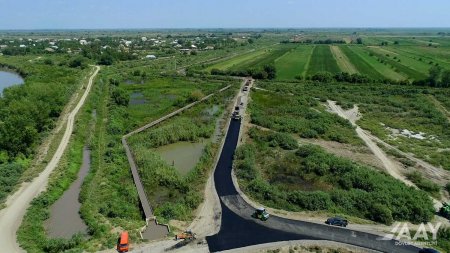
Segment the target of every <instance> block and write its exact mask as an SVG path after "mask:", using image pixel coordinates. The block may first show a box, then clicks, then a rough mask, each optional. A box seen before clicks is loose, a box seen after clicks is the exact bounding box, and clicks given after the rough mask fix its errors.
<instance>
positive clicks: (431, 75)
mask: <svg viewBox="0 0 450 253" xmlns="http://www.w3.org/2000/svg"><path fill="white" fill-rule="evenodd" d="M441 72H442V69H441V67H439V66H432V67H431V68H430V69H429V70H428V81H429V82H430V85H431V86H437V84H438V82H439V78H440V76H441Z"/></svg>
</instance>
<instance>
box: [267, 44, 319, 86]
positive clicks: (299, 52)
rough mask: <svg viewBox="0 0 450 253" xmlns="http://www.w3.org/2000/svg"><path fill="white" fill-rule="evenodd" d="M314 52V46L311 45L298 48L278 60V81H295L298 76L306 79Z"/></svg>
mask: <svg viewBox="0 0 450 253" xmlns="http://www.w3.org/2000/svg"><path fill="white" fill-rule="evenodd" d="M313 50H314V46H311V45H305V46H298V47H297V48H295V49H291V50H290V51H289V52H288V53H286V54H284V55H283V56H281V57H280V58H278V59H276V60H275V67H276V69H277V79H279V80H288V79H294V78H295V77H296V76H302V77H304V76H305V72H306V69H307V67H308V62H309V60H310V58H311V55H312V52H313Z"/></svg>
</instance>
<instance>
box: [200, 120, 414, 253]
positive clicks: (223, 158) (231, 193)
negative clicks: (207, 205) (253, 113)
mask: <svg viewBox="0 0 450 253" xmlns="http://www.w3.org/2000/svg"><path fill="white" fill-rule="evenodd" d="M240 126H241V121H240V120H231V122H230V126H229V128H228V133H227V137H226V139H225V143H224V147H223V150H222V153H221V155H220V158H219V161H218V164H217V167H216V170H215V172H214V182H215V186H216V190H217V193H218V195H219V198H220V205H221V207H222V218H221V219H222V222H221V224H222V225H221V228H220V231H219V233H217V234H215V235H213V236H209V237H207V238H206V240H207V242H208V247H209V250H210V251H211V252H217V251H222V250H229V249H234V248H240V247H245V246H250V245H256V244H262V243H270V242H276V241H289V240H302V239H308V240H329V241H336V242H342V243H347V244H351V245H356V246H360V247H364V248H368V249H373V250H378V251H381V252H389V253H397V252H398V253H412V252H418V251H419V248H416V247H413V246H398V245H396V241H394V240H381V238H380V237H379V236H378V235H374V234H370V233H365V232H360V231H353V230H351V229H346V228H340V227H334V226H328V225H325V224H323V225H322V224H317V223H310V222H304V221H297V220H290V219H285V218H280V217H276V216H274V215H271V217H270V218H269V220H267V221H265V222H263V221H259V220H256V219H253V218H252V217H251V214H252V213H253V211H254V209H253V207H252V206H250V205H249V204H248V203H246V202H245V201H244V200H243V199H242V198H241V197H240V196H239V194H238V192H237V190H236V188H235V186H234V184H233V180H232V177H231V169H232V164H233V155H234V151H235V149H236V146H237V142H238V138H239V129H240Z"/></svg>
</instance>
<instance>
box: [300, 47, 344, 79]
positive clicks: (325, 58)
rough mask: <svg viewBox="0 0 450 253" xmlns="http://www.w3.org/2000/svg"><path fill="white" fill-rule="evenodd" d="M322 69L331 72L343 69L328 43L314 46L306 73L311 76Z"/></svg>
mask: <svg viewBox="0 0 450 253" xmlns="http://www.w3.org/2000/svg"><path fill="white" fill-rule="evenodd" d="M320 71H328V72H330V73H339V72H340V71H341V69H340V68H339V66H338V65H337V62H336V59H335V58H334V57H333V54H332V53H331V50H330V46H328V45H318V46H316V47H315V48H314V51H313V54H312V57H311V61H310V63H309V66H308V70H307V72H306V74H307V75H308V76H311V75H314V74H316V73H317V72H320Z"/></svg>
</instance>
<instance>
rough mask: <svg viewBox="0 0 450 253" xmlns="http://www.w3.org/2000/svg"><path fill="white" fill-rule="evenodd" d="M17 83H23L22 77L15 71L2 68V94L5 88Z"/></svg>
mask: <svg viewBox="0 0 450 253" xmlns="http://www.w3.org/2000/svg"><path fill="white" fill-rule="evenodd" d="M16 84H23V79H22V77H20V76H19V75H18V74H16V73H13V72H8V71H1V70H0V95H1V94H2V92H3V89H5V88H7V87H10V86H13V85H16Z"/></svg>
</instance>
